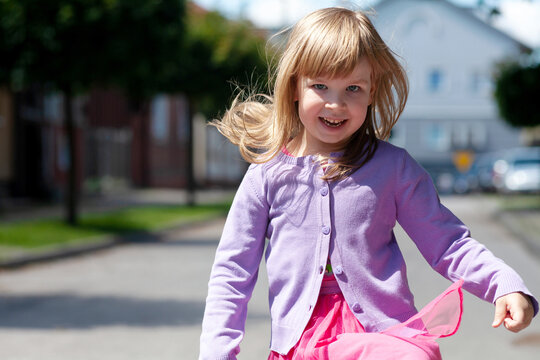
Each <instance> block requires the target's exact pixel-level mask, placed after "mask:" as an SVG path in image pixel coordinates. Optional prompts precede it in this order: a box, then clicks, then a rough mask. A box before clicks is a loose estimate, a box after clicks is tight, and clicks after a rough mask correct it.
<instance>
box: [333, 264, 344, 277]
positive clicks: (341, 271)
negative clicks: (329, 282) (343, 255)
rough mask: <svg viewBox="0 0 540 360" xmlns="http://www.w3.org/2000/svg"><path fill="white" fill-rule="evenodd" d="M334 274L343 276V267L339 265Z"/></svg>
mask: <svg viewBox="0 0 540 360" xmlns="http://www.w3.org/2000/svg"><path fill="white" fill-rule="evenodd" d="M334 273H335V274H336V275H341V274H343V268H342V267H341V265H338V266H336V267H335V268H334Z"/></svg>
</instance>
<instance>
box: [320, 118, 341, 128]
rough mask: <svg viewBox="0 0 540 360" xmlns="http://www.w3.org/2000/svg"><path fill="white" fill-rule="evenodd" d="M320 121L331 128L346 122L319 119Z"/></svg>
mask: <svg viewBox="0 0 540 360" xmlns="http://www.w3.org/2000/svg"><path fill="white" fill-rule="evenodd" d="M321 119H322V121H324V123H325V124H326V125H328V126H331V127H338V126H340V125H341V124H343V123H344V122H345V121H346V120H332V119H327V118H325V117H321Z"/></svg>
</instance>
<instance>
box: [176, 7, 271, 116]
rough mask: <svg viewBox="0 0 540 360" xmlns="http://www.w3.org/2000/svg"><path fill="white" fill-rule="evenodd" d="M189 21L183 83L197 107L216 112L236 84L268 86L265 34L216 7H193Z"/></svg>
mask: <svg viewBox="0 0 540 360" xmlns="http://www.w3.org/2000/svg"><path fill="white" fill-rule="evenodd" d="M186 25H187V34H186V50H185V53H186V54H189V56H188V57H187V58H185V59H184V61H183V70H184V72H183V74H182V75H181V77H182V78H183V79H186V80H185V81H183V82H182V85H181V87H182V89H183V91H184V92H185V93H186V94H187V95H188V97H189V98H190V102H191V105H192V106H193V107H194V109H195V110H196V111H199V112H202V113H203V114H205V115H206V116H207V117H210V118H211V117H214V116H216V114H218V113H219V112H221V111H223V110H224V109H225V108H226V107H227V106H229V105H230V101H231V100H232V99H231V97H232V95H233V94H234V92H235V90H236V88H235V86H236V85H240V86H242V85H250V86H254V85H257V88H259V89H260V90H262V91H265V90H266V85H267V75H268V73H267V69H268V68H267V61H266V55H265V44H266V39H265V34H263V33H261V32H260V31H258V30H256V29H254V27H253V25H252V24H251V23H249V22H247V21H230V20H228V19H226V18H225V17H223V16H222V15H221V14H220V13H218V12H215V11H212V12H205V11H191V12H190V13H189V16H188V17H187V24H186Z"/></svg>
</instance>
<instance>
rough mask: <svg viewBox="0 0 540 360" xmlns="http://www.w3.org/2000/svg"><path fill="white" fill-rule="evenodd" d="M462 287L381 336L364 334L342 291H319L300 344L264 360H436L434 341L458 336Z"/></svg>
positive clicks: (453, 288)
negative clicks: (456, 334)
mask: <svg viewBox="0 0 540 360" xmlns="http://www.w3.org/2000/svg"><path fill="white" fill-rule="evenodd" d="M328 280H330V281H331V279H328ZM328 280H327V281H328ZM328 284H329V283H328ZM462 285H463V280H460V281H458V282H456V283H454V284H452V285H451V286H450V287H449V288H448V289H447V290H445V291H444V292H443V293H442V294H441V295H439V296H438V297H437V298H436V299H435V300H433V301H431V302H430V303H429V304H428V305H426V306H425V307H424V308H423V309H422V310H420V312H419V313H418V314H417V315H415V316H413V317H411V318H410V319H409V320H407V321H405V322H403V323H401V324H398V325H395V326H392V327H391V328H389V329H387V330H384V331H382V332H380V333H366V332H365V331H364V328H363V327H362V325H361V324H360V322H358V320H357V319H356V317H355V316H354V315H353V313H352V312H351V310H350V309H349V306H348V305H347V303H346V301H345V299H344V298H343V295H342V294H341V293H340V292H339V293H326V294H325V293H324V292H321V294H320V295H319V299H318V302H317V305H316V306H315V309H314V310H313V314H312V316H311V319H310V321H309V323H308V325H307V326H306V329H305V330H304V333H303V334H302V336H301V338H300V340H299V341H298V343H297V344H296V345H295V346H294V347H293V348H292V349H291V351H290V352H289V353H288V354H287V355H285V356H284V355H280V354H278V353H276V352H273V351H272V352H271V353H270V356H269V357H268V360H300V359H302V360H330V359H355V360H364V359H378V360H390V359H392V360H393V359H404V360H407V359H410V360H413V359H414V360H421V359H425V360H440V359H441V354H440V351H439V345H438V344H437V343H436V342H435V341H434V340H435V339H437V338H440V337H446V336H450V335H453V334H455V333H456V331H457V329H458V327H459V324H460V322H461V315H462V313H463V293H462V290H461V287H462ZM324 288H325V284H324V283H323V289H324ZM327 288H328V287H327Z"/></svg>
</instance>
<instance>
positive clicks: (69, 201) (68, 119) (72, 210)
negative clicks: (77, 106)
mask: <svg viewBox="0 0 540 360" xmlns="http://www.w3.org/2000/svg"><path fill="white" fill-rule="evenodd" d="M72 100H73V94H72V92H71V88H70V87H67V88H65V89H64V128H65V132H66V137H67V146H68V178H67V182H66V192H65V201H66V221H67V223H68V224H70V225H73V226H75V225H77V220H78V216H77V198H78V196H77V195H78V194H77V166H76V164H77V149H76V143H75V126H74V124H73V110H72Z"/></svg>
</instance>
